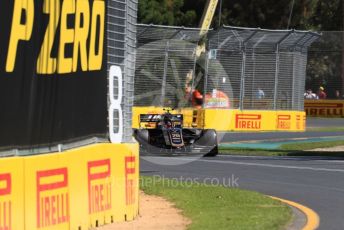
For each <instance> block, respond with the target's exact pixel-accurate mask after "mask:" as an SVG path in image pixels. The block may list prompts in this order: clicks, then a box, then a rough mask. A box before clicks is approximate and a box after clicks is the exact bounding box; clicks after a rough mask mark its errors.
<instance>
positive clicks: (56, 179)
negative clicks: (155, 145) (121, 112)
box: [0, 144, 139, 230]
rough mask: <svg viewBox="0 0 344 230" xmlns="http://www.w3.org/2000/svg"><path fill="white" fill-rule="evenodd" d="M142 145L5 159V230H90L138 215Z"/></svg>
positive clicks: (0, 216) (0, 169)
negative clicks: (139, 152) (140, 147)
mask: <svg viewBox="0 0 344 230" xmlns="http://www.w3.org/2000/svg"><path fill="white" fill-rule="evenodd" d="M138 158H139V155H138V145H137V144H95V145H91V146H87V147H82V148H78V149H74V150H70V151H66V152H61V153H53V154H46V155H37V156H28V157H13V158H2V159H0V229H3V230H5V229H6V230H12V229H13V230H16V229H29V230H31V229H89V228H91V227H96V226H100V225H104V224H108V223H111V222H116V221H124V220H132V219H134V217H135V216H136V215H137V214H138V189H139V187H138V180H139V178H138V176H139V159H138Z"/></svg>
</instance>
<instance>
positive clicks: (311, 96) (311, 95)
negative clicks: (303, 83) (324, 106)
mask: <svg viewBox="0 0 344 230" xmlns="http://www.w3.org/2000/svg"><path fill="white" fill-rule="evenodd" d="M303 96H304V98H305V99H308V100H314V99H318V98H317V95H315V93H313V92H312V90H311V89H308V90H307V91H306V92H305V93H304V95H303Z"/></svg>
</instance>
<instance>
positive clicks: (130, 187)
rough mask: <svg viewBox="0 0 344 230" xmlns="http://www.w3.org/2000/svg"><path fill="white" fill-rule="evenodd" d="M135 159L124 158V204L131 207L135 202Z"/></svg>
mask: <svg viewBox="0 0 344 230" xmlns="http://www.w3.org/2000/svg"><path fill="white" fill-rule="evenodd" d="M135 163H136V158H135V156H130V157H125V201H126V202H125V203H126V205H132V204H134V203H135V200H136V194H135V190H136V186H137V185H136V180H135V172H136V165H135Z"/></svg>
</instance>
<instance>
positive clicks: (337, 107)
mask: <svg viewBox="0 0 344 230" xmlns="http://www.w3.org/2000/svg"><path fill="white" fill-rule="evenodd" d="M343 107H344V104H343V103H311V102H305V111H306V114H307V115H308V116H322V117H341V116H344V108H343Z"/></svg>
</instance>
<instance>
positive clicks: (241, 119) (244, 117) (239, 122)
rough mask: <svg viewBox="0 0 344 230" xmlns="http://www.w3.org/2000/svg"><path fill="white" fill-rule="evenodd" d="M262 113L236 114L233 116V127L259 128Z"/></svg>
mask: <svg viewBox="0 0 344 230" xmlns="http://www.w3.org/2000/svg"><path fill="white" fill-rule="evenodd" d="M261 124H262V115H260V114H237V115H236V116H235V128H237V129H251V130H259V129H261Z"/></svg>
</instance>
